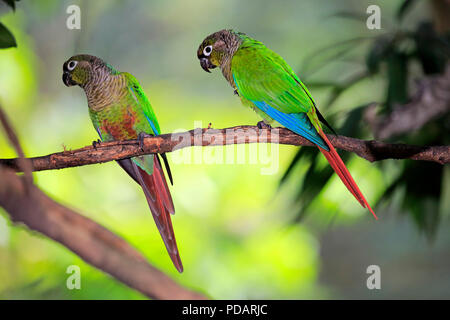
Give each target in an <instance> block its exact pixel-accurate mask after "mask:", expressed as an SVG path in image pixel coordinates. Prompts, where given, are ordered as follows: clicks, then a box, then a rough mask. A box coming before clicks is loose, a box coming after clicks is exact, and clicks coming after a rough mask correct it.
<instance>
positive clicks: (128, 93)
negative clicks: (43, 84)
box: [62, 54, 183, 272]
mask: <svg viewBox="0 0 450 320" xmlns="http://www.w3.org/2000/svg"><path fill="white" fill-rule="evenodd" d="M62 79H63V82H64V84H65V85H66V86H75V85H78V86H80V87H81V88H82V89H83V90H84V92H85V93H86V97H87V102H88V107H89V115H90V117H91V120H92V123H93V125H94V128H95V130H96V131H97V133H98V134H99V136H100V139H101V141H114V140H130V139H139V140H140V141H141V143H142V141H143V140H142V139H143V138H144V137H145V136H146V135H158V134H160V132H161V130H160V127H159V124H158V120H157V119H156V115H155V113H154V112H153V109H152V106H151V105H150V102H149V101H148V99H147V97H146V96H145V93H144V91H143V90H142V88H141V86H140V85H139V82H138V81H137V80H136V78H135V77H134V76H132V75H131V74H129V73H126V72H119V71H117V70H115V69H114V68H113V67H112V66H110V65H109V64H107V63H105V62H104V61H103V60H101V59H100V58H97V57H95V56H91V55H87V54H82V55H76V56H73V57H71V58H70V59H69V60H67V61H66V62H65V63H64V65H63V76H62ZM97 143H99V142H94V146H96V144H97ZM161 157H162V158H163V160H164V164H165V167H166V171H167V175H168V177H169V179H170V182H171V183H172V175H171V173H170V167H169V164H168V161H167V158H166V156H165V154H161ZM118 163H119V165H120V166H121V167H122V168H123V169H124V170H125V171H126V172H127V173H128V175H130V176H131V178H133V179H134V180H135V181H136V182H137V183H138V184H139V185H140V186H141V187H142V189H143V191H144V194H145V197H146V198H147V202H148V205H149V207H150V211H151V212H152V215H153V219H154V220H155V223H156V226H157V227H158V230H159V232H160V234H161V237H162V239H163V241H164V244H165V246H166V249H167V252H168V253H169V256H170V258H171V259H172V262H173V264H174V266H175V267H176V269H177V270H178V271H179V272H183V265H182V263H181V258H180V255H179V252H178V247H177V243H176V240H175V234H174V231H173V227H172V221H171V218H170V215H171V214H174V213H175V209H174V205H173V201H172V197H171V195H170V191H169V188H168V186H167V182H166V179H165V175H164V172H163V169H162V167H161V162H160V160H159V158H158V155H157V154H154V155H144V156H139V157H134V158H131V159H123V160H119V161H118Z"/></svg>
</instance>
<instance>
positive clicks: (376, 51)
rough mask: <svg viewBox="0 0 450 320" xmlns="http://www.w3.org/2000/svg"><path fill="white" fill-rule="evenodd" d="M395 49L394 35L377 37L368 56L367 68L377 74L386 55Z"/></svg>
mask: <svg viewBox="0 0 450 320" xmlns="http://www.w3.org/2000/svg"><path fill="white" fill-rule="evenodd" d="M392 50H393V37H392V36H381V37H378V38H377V39H375V41H374V42H373V45H372V47H371V48H370V50H369V53H368V54H367V57H366V65H367V69H368V70H369V72H370V73H372V74H375V73H377V72H378V71H379V68H380V64H381V62H382V61H384V60H385V59H386V56H387V55H388V54H389V52H390V51H392Z"/></svg>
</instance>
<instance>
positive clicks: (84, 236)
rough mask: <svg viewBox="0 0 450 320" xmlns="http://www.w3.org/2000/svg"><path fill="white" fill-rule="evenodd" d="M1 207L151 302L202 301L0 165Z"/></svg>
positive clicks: (98, 227)
mask: <svg viewBox="0 0 450 320" xmlns="http://www.w3.org/2000/svg"><path fill="white" fill-rule="evenodd" d="M0 181H1V182H2V183H1V184H0V206H1V207H3V208H5V210H6V211H7V212H8V213H9V215H10V217H11V220H12V221H14V222H16V223H18V222H21V223H24V224H25V225H26V226H27V227H28V228H30V229H31V230H35V231H38V232H40V233H41V234H43V235H45V236H47V237H49V238H51V239H53V240H55V241H57V242H59V243H61V244H62V245H64V246H65V247H67V248H68V249H70V250H71V251H73V252H74V253H75V254H77V255H78V256H80V257H81V258H82V259H83V260H85V261H86V262H87V263H89V264H91V265H93V266H94V267H96V268H98V269H100V270H103V271H105V272H107V273H108V274H110V275H112V276H113V277H115V278H116V279H118V280H119V281H121V282H123V283H124V284H126V285H128V286H129V287H131V288H134V289H136V290H138V291H139V292H141V293H143V294H144V295H146V296H147V297H150V298H153V299H204V297H203V296H201V295H200V294H197V293H194V292H191V291H189V290H187V289H184V288H183V287H181V286H179V285H178V284H176V283H175V282H174V281H173V280H171V279H170V278H169V277H168V276H166V275H165V274H164V273H162V272H161V271H159V270H158V269H156V268H155V267H153V266H151V265H150V264H148V263H147V261H146V260H145V258H144V257H143V256H142V255H141V254H140V253H139V252H137V251H136V250H135V249H134V248H132V247H131V246H130V245H129V244H128V243H127V242H125V241H124V240H123V239H122V238H120V237H118V236H116V235H115V234H114V233H112V232H111V231H109V230H107V229H106V228H104V227H102V226H101V225H99V224H97V223H96V222H94V221H92V220H90V219H88V218H86V217H83V216H82V215H80V214H78V213H76V212H75V211H73V210H71V209H68V208H66V207H64V206H62V205H60V204H59V203H57V202H55V201H53V200H52V199H51V198H49V197H48V196H46V195H45V194H44V193H43V192H42V191H41V190H39V189H38V188H37V187H36V186H35V185H31V186H28V188H27V187H26V184H25V183H24V182H25V181H24V176H18V175H17V174H16V173H15V172H14V171H12V170H9V169H5V168H2V167H1V166H0Z"/></svg>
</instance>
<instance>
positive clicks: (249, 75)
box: [231, 45, 315, 113]
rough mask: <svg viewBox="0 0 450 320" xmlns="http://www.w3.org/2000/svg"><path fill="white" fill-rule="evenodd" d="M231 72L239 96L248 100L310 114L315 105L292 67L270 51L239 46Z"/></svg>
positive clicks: (285, 111) (282, 109) (288, 111)
mask: <svg viewBox="0 0 450 320" xmlns="http://www.w3.org/2000/svg"><path fill="white" fill-rule="evenodd" d="M231 71H232V74H233V78H234V81H235V84H236V86H237V88H238V91H239V93H240V94H241V95H242V96H243V97H244V98H246V99H248V100H251V101H264V102H266V103H267V104H269V105H270V106H271V107H273V108H276V109H277V110H278V111H281V112H284V113H301V112H309V111H310V110H311V109H312V108H314V107H315V102H314V100H313V99H312V97H311V94H310V93H309V91H308V89H306V87H305V86H304V85H303V83H302V82H301V81H300V79H299V78H298V77H297V75H296V74H295V73H294V72H293V70H292V69H291V67H290V66H289V65H288V64H287V63H286V62H285V61H284V60H283V58H281V57H280V56H279V55H278V54H276V53H275V52H273V51H272V50H270V49H268V48H266V47H261V46H259V45H258V46H256V47H252V46H241V48H240V49H239V50H238V51H237V52H236V53H235V54H234V57H233V60H232V63H231Z"/></svg>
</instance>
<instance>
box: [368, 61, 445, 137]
mask: <svg viewBox="0 0 450 320" xmlns="http://www.w3.org/2000/svg"><path fill="white" fill-rule="evenodd" d="M417 87H418V88H417V91H416V94H415V96H414V97H413V98H412V99H411V101H410V102H409V103H407V104H404V105H399V106H396V107H395V108H394V110H393V111H392V112H391V113H390V114H389V115H387V116H377V115H376V114H375V107H372V108H368V109H367V110H366V111H365V119H366V121H367V122H368V123H369V125H370V126H371V128H372V132H373V133H374V135H375V137H377V138H379V139H387V138H390V137H395V136H398V135H401V134H404V133H408V132H412V131H416V130H418V129H420V128H422V127H423V126H424V125H425V124H427V123H428V122H430V121H432V120H434V119H437V118H439V117H442V116H445V115H446V114H448V113H449V112H450V64H448V65H447V67H446V71H445V73H444V74H441V75H433V76H428V77H424V78H423V79H420V81H419V82H418V83H417Z"/></svg>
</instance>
